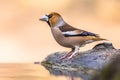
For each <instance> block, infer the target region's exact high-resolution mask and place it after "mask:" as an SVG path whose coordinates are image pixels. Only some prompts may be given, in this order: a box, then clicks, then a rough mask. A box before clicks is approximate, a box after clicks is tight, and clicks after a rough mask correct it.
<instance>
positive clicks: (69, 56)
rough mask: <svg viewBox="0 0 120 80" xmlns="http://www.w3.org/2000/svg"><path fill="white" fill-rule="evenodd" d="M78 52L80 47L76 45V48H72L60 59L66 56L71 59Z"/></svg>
mask: <svg viewBox="0 0 120 80" xmlns="http://www.w3.org/2000/svg"><path fill="white" fill-rule="evenodd" d="M78 52H79V47H78V46H76V47H75V48H72V50H71V51H70V52H69V53H67V54H65V55H64V56H63V57H61V58H60V60H62V59H65V58H67V59H71V58H72V57H73V56H74V55H75V54H76V53H78Z"/></svg>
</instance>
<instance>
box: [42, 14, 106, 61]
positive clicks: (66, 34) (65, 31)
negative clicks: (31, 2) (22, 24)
mask: <svg viewBox="0 0 120 80" xmlns="http://www.w3.org/2000/svg"><path fill="white" fill-rule="evenodd" d="M40 20H41V21H45V22H47V23H48V25H49V26H50V29H51V31H52V34H53V36H54V38H55V40H56V41H57V42H58V43H59V44H60V45H61V46H64V47H68V48H71V49H72V50H71V51H70V52H68V53H67V54H65V55H64V56H63V57H61V58H60V59H70V58H72V57H73V56H74V55H75V54H76V53H78V52H79V48H80V47H82V46H84V45H86V44H88V43H92V42H95V41H100V40H105V39H103V38H100V37H99V35H97V34H94V33H92V32H88V31H85V30H81V29H77V28H75V27H73V26H71V25H69V24H67V23H66V22H65V21H64V20H63V18H62V17H61V15H60V14H58V13H56V12H51V13H50V14H45V15H43V16H42V17H41V18H40Z"/></svg>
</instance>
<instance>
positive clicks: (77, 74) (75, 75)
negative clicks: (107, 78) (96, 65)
mask: <svg viewBox="0 0 120 80" xmlns="http://www.w3.org/2000/svg"><path fill="white" fill-rule="evenodd" d="M42 65H43V66H44V67H45V68H46V69H47V70H48V71H49V72H50V74H52V75H54V76H65V77H68V80H77V79H79V80H82V79H83V80H90V78H91V74H92V73H91V72H90V73H87V72H85V71H82V70H74V69H73V70H68V69H60V68H55V67H54V68H53V67H52V66H48V65H46V64H44V63H42Z"/></svg>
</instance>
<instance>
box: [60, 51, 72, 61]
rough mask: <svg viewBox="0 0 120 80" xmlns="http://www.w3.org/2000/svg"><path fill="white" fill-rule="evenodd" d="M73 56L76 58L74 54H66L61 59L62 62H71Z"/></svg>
mask: <svg viewBox="0 0 120 80" xmlns="http://www.w3.org/2000/svg"><path fill="white" fill-rule="evenodd" d="M73 56H74V52H69V53H67V54H65V55H64V56H62V57H61V58H60V60H63V59H66V60H69V59H71V58H72V57H73Z"/></svg>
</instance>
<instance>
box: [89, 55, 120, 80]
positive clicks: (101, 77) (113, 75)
mask: <svg viewBox="0 0 120 80" xmlns="http://www.w3.org/2000/svg"><path fill="white" fill-rule="evenodd" d="M91 80H120V55H117V56H116V58H114V60H113V61H111V63H109V64H108V65H107V66H106V67H105V68H103V69H102V70H101V71H100V73H99V74H96V75H95V76H94V77H93V78H92V79H91Z"/></svg>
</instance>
